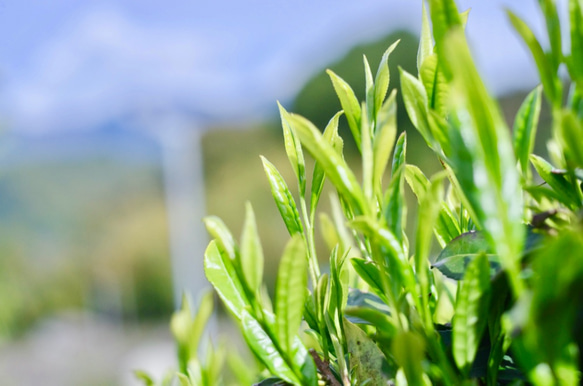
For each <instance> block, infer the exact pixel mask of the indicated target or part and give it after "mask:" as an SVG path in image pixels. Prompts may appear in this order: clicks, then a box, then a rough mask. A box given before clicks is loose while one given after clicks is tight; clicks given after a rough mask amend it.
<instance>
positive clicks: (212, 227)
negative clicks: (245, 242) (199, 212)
mask: <svg viewBox="0 0 583 386" xmlns="http://www.w3.org/2000/svg"><path fill="white" fill-rule="evenodd" d="M203 222H204V225H205V226H206V229H207V232H208V233H209V234H210V235H211V236H212V237H213V238H214V239H215V240H216V241H217V244H218V246H219V247H220V248H221V249H222V250H223V251H225V253H226V254H227V256H229V258H230V259H231V260H233V261H234V262H236V259H237V256H238V255H239V251H238V248H237V244H236V243H235V239H234V238H233V235H232V234H231V232H230V231H229V228H227V226H226V225H225V223H224V222H223V220H221V219H220V218H219V217H217V216H207V217H205V218H204V219H203Z"/></svg>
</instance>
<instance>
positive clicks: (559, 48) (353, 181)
mask: <svg viewBox="0 0 583 386" xmlns="http://www.w3.org/2000/svg"><path fill="white" fill-rule="evenodd" d="M539 4H540V9H541V12H542V15H543V16H544V20H545V22H546V33H547V35H548V36H547V37H548V41H549V48H548V50H546V51H545V50H544V49H543V48H542V46H541V44H540V43H539V41H538V40H537V38H536V37H535V36H534V34H533V33H532V31H531V29H530V28H529V27H528V26H527V25H526V24H525V23H524V22H523V21H522V20H521V19H520V18H519V17H518V16H517V15H515V14H513V13H512V12H508V16H509V18H510V21H511V22H512V25H513V26H514V27H515V29H516V31H517V32H518V34H519V35H520V36H521V37H522V39H523V40H524V43H525V44H526V46H527V47H528V49H529V50H530V52H531V53H532V57H533V60H534V62H535V63H536V66H537V68H538V71H539V73H540V79H541V83H542V86H539V87H537V88H536V89H535V90H533V91H532V92H531V93H530V94H529V95H528V96H527V97H526V99H525V101H524V103H523V104H522V106H521V107H520V109H519V111H518V113H517V114H516V118H515V120H514V125H513V127H512V131H511V130H510V128H509V127H508V126H507V124H506V122H505V120H504V119H503V117H502V114H501V112H500V107H499V106H498V104H497V102H496V100H495V99H494V98H493V97H492V96H491V95H490V94H489V93H488V91H487V89H486V87H485V86H484V84H483V82H482V79H481V78H480V76H479V73H478V71H477V69H476V66H475V64H474V62H473V60H472V57H471V54H470V50H469V48H468V44H467V41H466V38H465V35H464V27H465V23H466V21H467V18H468V12H464V13H460V12H459V11H458V9H457V7H456V4H455V2H454V1H453V0H429V1H428V5H429V6H428V8H426V6H425V2H424V4H423V16H422V17H423V23H422V31H421V39H420V45H419V51H418V57H417V69H418V72H417V74H410V73H407V72H405V71H404V70H401V74H400V79H401V85H400V90H401V93H402V97H403V99H404V102H405V108H406V111H407V114H408V115H409V118H410V120H411V122H412V123H413V125H414V127H415V128H416V129H417V130H418V131H419V133H420V134H421V135H422V137H423V139H424V140H425V142H426V143H427V146H428V147H429V149H430V150H431V151H432V152H433V153H434V155H435V158H436V162H439V163H440V165H441V166H442V171H440V172H439V173H437V174H435V175H433V176H431V177H427V176H425V174H424V173H423V171H422V170H420V169H419V168H418V167H416V166H414V165H411V164H408V163H407V157H406V153H407V152H406V149H407V137H406V133H401V134H400V135H398V136H397V133H398V128H397V124H396V122H397V121H396V114H397V111H396V91H393V92H392V93H390V95H387V90H388V87H389V83H390V73H389V69H388V64H387V63H388V60H389V56H390V54H391V52H392V51H393V50H394V49H396V48H397V45H398V42H396V43H395V44H393V45H392V46H391V47H389V49H388V50H387V51H386V52H385V54H384V56H383V57H382V60H381V62H380V64H379V67H378V70H377V71H376V74H374V75H373V72H372V70H371V68H370V66H369V63H368V62H367V59H366V57H365V58H364V69H365V82H366V96H365V100H364V101H363V102H359V101H358V99H357V97H356V96H355V94H354V93H353V91H352V89H351V87H350V85H348V84H347V83H346V82H344V81H343V79H341V78H340V77H339V76H338V75H336V74H335V73H333V72H331V71H329V72H328V73H329V75H330V78H331V80H332V85H333V87H334V89H335V90H336V93H337V95H338V98H339V100H340V105H341V107H342V111H341V112H339V113H338V114H336V115H335V116H334V117H332V119H331V120H330V122H329V123H328V125H327V126H326V128H325V129H324V130H323V131H320V130H319V129H318V128H316V127H315V126H314V125H313V124H312V123H311V122H309V121H308V120H306V119H305V118H303V117H301V116H298V115H295V114H292V113H289V112H288V111H286V110H285V109H284V108H283V107H282V106H280V114H281V122H282V127H283V133H284V142H285V150H286V153H287V156H288V158H289V161H290V164H291V166H292V168H293V170H294V172H295V177H296V178H295V181H294V183H296V184H297V186H298V195H297V197H294V196H293V195H292V193H291V192H290V189H289V188H288V185H287V182H286V181H285V180H284V178H283V177H282V175H281V174H280V172H279V171H278V169H277V168H276V166H274V165H273V164H271V163H270V162H269V161H268V160H267V159H265V158H262V162H263V167H264V170H265V173H266V175H267V179H268V181H269V184H270V187H271V192H272V195H273V198H274V200H275V203H276V205H277V208H278V210H279V212H280V214H281V217H282V219H283V222H284V224H285V226H286V227H287V230H288V231H289V234H290V240H289V241H288V242H287V244H286V247H285V250H284V252H283V256H282V258H281V262H280V266H279V271H278V275H277V283H276V290H275V298H274V299H273V301H272V299H270V297H269V295H268V294H267V291H266V289H265V286H264V284H263V280H262V275H263V253H262V249H261V243H260V239H259V236H258V232H257V227H256V225H255V217H254V212H253V209H252V207H251V205H250V204H248V206H247V212H246V218H245V223H244V226H243V231H242V235H241V238H240V240H239V242H237V241H236V239H235V238H234V236H233V235H232V233H231V232H230V231H229V230H228V229H227V227H226V226H225V225H224V223H223V222H222V221H221V220H220V219H219V218H216V217H212V216H211V217H207V218H206V219H205V220H204V221H205V224H206V227H207V229H208V232H209V233H210V234H211V236H212V237H213V241H211V242H210V244H209V246H208V248H207V250H206V253H205V259H204V269H205V272H206V276H207V278H208V280H209V281H210V283H211V284H212V285H213V287H214V289H215V290H216V292H217V294H218V295H219V297H220V299H221V300H222V302H223V304H224V305H225V307H226V309H227V310H228V311H229V312H230V314H231V315H232V316H233V318H234V319H235V320H236V322H237V324H238V326H239V327H240V330H241V332H242V335H243V337H244V339H245V341H246V343H247V345H248V346H249V348H250V349H251V351H252V352H253V354H254V356H255V358H256V359H257V360H258V361H259V362H260V363H261V364H262V365H263V366H264V368H265V369H264V371H263V372H261V373H260V374H257V379H256V380H255V381H256V382H258V383H257V384H258V385H286V384H293V385H323V384H326V385H344V386H347V385H389V384H391V385H392V384H396V385H430V384H438V385H442V384H443V385H461V384H468V385H472V384H475V385H481V384H486V385H498V384H514V385H515V384H534V385H577V384H579V382H580V380H581V356H580V355H581V354H580V351H581V348H582V345H583V333H582V332H581V331H583V295H582V294H583V229H582V213H583V212H582V211H581V208H582V206H583V194H582V181H583V98H582V95H583V10H582V7H583V4H582V3H581V1H580V0H569V1H568V6H569V9H568V14H569V33H570V36H569V39H567V40H568V41H569V42H570V43H569V44H570V46H568V45H567V44H565V42H564V39H563V37H562V35H561V34H562V33H563V30H562V29H561V20H559V17H558V13H559V12H558V11H557V6H556V4H555V2H554V0H539ZM564 48H567V51H568V52H567V53H566V52H564V51H563V49H564ZM562 67H565V68H566V73H567V74H568V76H565V77H563V78H562V77H560V75H559V74H560V71H559V70H560V69H561V68H562ZM564 88H568V89H569V92H568V96H567V97H566V98H565V92H564V90H563V89H564ZM543 95H544V97H546V100H547V102H548V104H549V106H550V110H551V112H552V127H551V138H550V140H549V142H548V148H549V157H550V158H549V160H546V159H544V158H543V157H540V156H537V155H534V154H532V152H533V148H534V139H535V136H536V132H537V126H538V120H539V114H540V111H541V104H542V103H543V102H542V100H543ZM341 115H344V116H345V118H346V120H347V122H348V125H349V128H350V131H351V134H352V137H353V139H354V141H355V143H356V146H357V147H358V149H359V150H360V154H361V157H362V163H361V167H362V170H361V172H360V173H356V172H355V171H354V170H353V169H351V167H350V166H349V165H348V164H347V163H346V161H345V159H344V157H343V153H342V151H343V144H344V140H343V139H342V138H341V137H340V136H339V134H338V120H339V119H340V116H341ZM307 154H309V155H310V156H311V157H312V158H313V160H314V167H313V170H312V171H311V173H309V172H308V170H307V169H308V168H307V167H306V158H305V157H306V155H307ZM531 165H532V167H533V168H534V171H536V174H535V173H533V170H531ZM357 174H361V175H362V180H361V181H359V180H358V179H357V177H356V175H357ZM537 175H538V176H537ZM385 176H388V180H386V181H385ZM539 177H540V178H539ZM326 180H327V181H329V182H330V183H331V184H332V186H333V187H334V189H335V192H336V194H335V195H333V196H332V214H331V216H329V215H326V214H320V216H321V217H320V221H319V222H317V221H316V215H317V213H318V210H317V208H318V203H319V201H320V196H321V194H322V190H323V186H324V183H325V181H326ZM407 186H408V187H409V188H410V189H411V190H412V192H413V193H414V194H415V196H416V197H417V200H418V206H419V207H418V211H417V212H418V216H417V224H416V228H415V229H416V230H415V232H414V234H413V235H408V234H407V233H406V231H405V214H406V210H407V208H406V201H405V198H404V194H405V189H406V187H407ZM318 224H319V225H321V230H322V233H323V235H324V238H325V240H326V241H327V242H328V244H329V246H330V256H329V272H326V273H323V272H322V271H321V267H320V266H319V264H318V261H319V259H318V256H317V251H316V244H315V239H316V226H317V225H318ZM410 240H412V241H410ZM434 242H437V244H438V245H437V248H439V250H440V252H439V253H437V254H433V253H432V250H435V248H432V243H434ZM180 312H186V311H180ZM199 313H202V314H203V315H207V314H208V307H207V306H205V305H204V303H203V307H202V308H201V311H199ZM185 315H186V314H185ZM188 315H190V313H188ZM188 317H189V318H190V317H191V316H188ZM180 318H182V317H180ZM185 318H186V317H185ZM186 319H188V318H186ZM186 319H184V320H182V321H181V322H180V323H184V327H183V328H181V329H184V331H188V330H189V327H187V326H188V323H187V322H186ZM195 319H196V318H195ZM203 319H204V317H203ZM176 320H177V319H173V322H172V324H173V329H177V327H175V325H176V324H178V322H177V321H176ZM192 323H193V324H192V325H196V326H197V327H193V328H194V332H192V333H184V334H186V335H188V334H192V335H194V336H195V337H196V339H195V338H192V339H190V340H189V339H187V338H181V339H179V342H191V343H180V344H179V358H180V370H179V377H180V381H181V382H182V384H183V385H207V384H218V382H219V381H218V378H213V377H214V375H213V374H217V371H216V370H213V369H216V367H213V365H210V364H209V365H207V366H210V367H205V369H206V368H208V370H205V371H206V373H208V374H209V375H208V376H207V378H204V377H203V376H200V375H198V374H202V373H205V371H202V370H201V368H203V367H201V365H200V362H199V361H198V360H194V361H189V359H190V358H191V357H192V355H191V354H189V353H192V352H193V350H195V348H192V347H193V346H192V344H194V347H196V342H198V337H199V336H200V326H201V323H200V322H197V321H196V320H195V321H194V322H192ZM300 331H301V332H300ZM184 334H183V336H186V335H184ZM192 342H194V343H192ZM206 373H205V374H206ZM203 378H204V379H203ZM211 379H212V381H211ZM262 379H263V380H262Z"/></svg>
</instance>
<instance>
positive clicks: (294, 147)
mask: <svg viewBox="0 0 583 386" xmlns="http://www.w3.org/2000/svg"><path fill="white" fill-rule="evenodd" d="M277 105H278V106H279V114H280V116H281V126H282V127H283V139H284V145H285V152H286V154H287V157H288V159H289V162H290V164H291V166H292V169H293V170H294V173H295V174H296V177H297V179H298V187H299V190H300V194H301V195H302V196H303V195H304V193H305V191H306V163H305V161H304V153H303V152H302V145H301V144H300V141H299V139H297V138H296V135H295V133H294V132H293V129H292V127H291V125H290V124H289V121H288V117H289V113H288V112H287V111H286V110H285V109H284V108H283V107H282V106H281V105H280V104H279V103H278V104H277Z"/></svg>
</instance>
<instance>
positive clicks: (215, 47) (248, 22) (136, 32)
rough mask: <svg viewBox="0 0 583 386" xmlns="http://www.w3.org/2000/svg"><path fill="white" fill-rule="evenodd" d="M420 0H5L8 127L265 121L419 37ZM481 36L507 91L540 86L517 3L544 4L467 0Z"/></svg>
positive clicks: (2, 57) (522, 1)
mask: <svg viewBox="0 0 583 386" xmlns="http://www.w3.org/2000/svg"><path fill="white" fill-rule="evenodd" d="M420 4H421V2H420V1H413V0H359V1H354V0H334V1H332V0H311V1H310V0H246V1H240V0H212V1H211V0H207V1H198V0H190V1H186V0H173V1H161V0H158V1H153V0H118V1H111V0H110V1H94V0H85V1H78V0H77V1H73V0H52V1H50V2H48V1H47V2H45V1H39V0H22V1H16V0H4V1H1V0H0V122H3V125H4V127H7V128H8V129H10V130H17V131H18V132H21V133H27V134H46V133H54V132H69V131H83V130H85V131H86V130H95V129H99V128H100V127H103V126H104V125H108V124H111V123H112V122H118V123H119V122H127V125H132V124H133V123H135V122H139V121H140V117H142V116H146V117H149V116H152V115H168V114H181V115H185V116H187V117H191V118H192V119H193V120H199V121H201V124H202V125H206V124H208V123H209V122H211V123H212V122H219V121H233V120H239V119H258V118H260V117H262V116H263V115H265V114H268V113H273V112H274V111H275V110H276V108H275V101H276V100H281V101H283V102H284V103H285V102H286V101H289V100H291V98H293V95H294V94H295V93H296V92H297V91H298V90H299V88H301V86H302V85H303V83H304V82H305V81H306V80H307V79H308V78H309V77H311V76H312V75H313V74H314V72H315V71H319V70H320V69H321V67H322V66H324V65H325V64H326V63H329V62H330V61H331V60H333V59H334V58H336V57H338V56H340V55H341V54H342V53H344V52H346V51H347V50H348V49H349V48H350V47H351V46H352V45H354V44H356V43H360V42H365V41H368V40H372V39H375V38H377V37H380V36H382V35H383V34H386V33H389V32H391V31H393V30H395V29H402V28H406V29H409V30H411V31H412V32H415V33H416V32H417V31H418V30H419V28H420V8H421V7H420ZM458 6H459V8H460V9H466V8H468V7H471V8H472V11H471V14H470V21H469V25H468V34H469V38H470V42H471V43H472V45H473V49H474V53H475V56H476V59H477V62H478V65H479V67H480V68H481V70H482V72H483V74H484V76H485V78H486V80H487V82H488V85H489V86H490V88H491V89H492V90H493V91H494V92H496V93H503V92H508V91H510V90H513V89H516V88H529V87H533V86H534V85H535V83H536V82H537V79H536V72H535V69H534V67H533V66H532V64H530V63H529V61H528V56H527V54H526V50H525V48H524V47H523V46H522V45H521V44H520V42H519V40H518V38H517V37H516V35H515V34H514V33H512V32H510V30H509V25H508V22H507V20H506V18H505V15H504V12H503V9H504V7H510V8H512V9H514V10H515V11H516V12H517V13H518V14H519V15H521V16H522V17H524V18H525V19H526V20H527V21H528V22H529V24H531V25H532V26H533V28H534V29H535V31H540V30H541V28H540V27H541V26H542V18H541V17H540V15H538V13H537V10H536V1H535V0H519V1H518V0H504V1H503V0H488V1H484V0H474V1H470V0H465V1H458Z"/></svg>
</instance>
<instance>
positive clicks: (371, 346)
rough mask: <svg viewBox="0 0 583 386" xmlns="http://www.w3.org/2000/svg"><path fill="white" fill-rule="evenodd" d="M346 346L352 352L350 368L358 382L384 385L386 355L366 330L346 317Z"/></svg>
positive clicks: (385, 380)
mask: <svg viewBox="0 0 583 386" xmlns="http://www.w3.org/2000/svg"><path fill="white" fill-rule="evenodd" d="M344 333H345V334H346V346H347V348H348V352H349V353H350V358H349V362H350V369H351V370H352V371H353V374H354V375H355V376H356V381H357V384H364V383H365V382H369V384H371V385H384V384H386V383H387V379H386V378H385V376H384V374H383V370H382V367H383V362H384V361H385V356H384V355H383V353H382V351H381V350H380V349H379V348H378V346H377V345H376V343H375V342H373V341H372V340H371V339H370V338H369V337H368V336H367V335H366V333H365V332H364V331H362V330H361V329H360V328H359V327H358V326H356V325H354V324H352V323H350V322H349V321H348V320H346V319H344Z"/></svg>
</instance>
